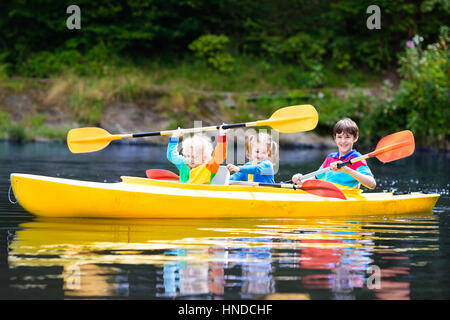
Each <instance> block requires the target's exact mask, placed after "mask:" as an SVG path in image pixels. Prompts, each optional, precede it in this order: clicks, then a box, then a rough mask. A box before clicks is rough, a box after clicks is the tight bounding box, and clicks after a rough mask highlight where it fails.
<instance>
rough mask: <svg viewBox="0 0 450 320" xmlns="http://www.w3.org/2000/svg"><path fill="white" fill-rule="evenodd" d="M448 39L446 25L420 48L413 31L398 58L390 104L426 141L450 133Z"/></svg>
mask: <svg viewBox="0 0 450 320" xmlns="http://www.w3.org/2000/svg"><path fill="white" fill-rule="evenodd" d="M448 41H449V37H448V28H446V27H444V28H442V31H441V36H440V37H439V41H438V42H437V43H434V44H430V45H428V46H427V47H426V49H423V48H422V42H423V38H421V37H420V36H418V35H416V36H415V37H414V38H413V39H412V40H409V41H408V42H407V43H406V51H405V53H404V54H403V55H401V56H400V58H399V62H400V68H399V73H400V75H401V76H402V80H401V82H400V86H399V90H398V91H397V92H396V94H395V96H394V97H393V100H392V103H391V106H390V107H391V108H392V109H395V110H396V112H395V113H396V114H397V116H401V117H403V119H402V120H403V121H404V122H405V123H406V127H407V128H409V129H411V130H412V131H413V132H414V133H415V135H416V138H418V140H419V141H420V142H422V143H426V144H438V145H442V144H443V143H445V141H446V140H448V137H449V133H450V129H449V128H450V127H449V125H448V124H449V122H450V102H449V95H450V80H449V71H450V50H449V48H448V44H447V43H448Z"/></svg>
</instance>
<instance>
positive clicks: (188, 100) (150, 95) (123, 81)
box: [0, 73, 450, 150]
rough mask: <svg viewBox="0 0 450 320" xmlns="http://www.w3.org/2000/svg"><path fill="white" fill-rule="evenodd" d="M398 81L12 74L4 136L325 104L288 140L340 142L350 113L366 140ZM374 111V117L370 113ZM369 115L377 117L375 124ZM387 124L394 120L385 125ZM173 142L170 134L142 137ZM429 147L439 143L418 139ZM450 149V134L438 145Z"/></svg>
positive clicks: (321, 144) (184, 123) (4, 92)
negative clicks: (215, 84) (201, 85)
mask: <svg viewBox="0 0 450 320" xmlns="http://www.w3.org/2000/svg"><path fill="white" fill-rule="evenodd" d="M397 85H398V83H396V82H395V79H394V80H392V81H391V80H389V79H387V80H384V81H382V82H378V83H374V84H373V85H372V86H371V87H366V88H359V87H346V88H320V89H298V90H294V89H292V90H271V91H270V90H269V91H266V92H258V91H209V90H205V89H196V88H191V87H190V86H188V85H186V84H184V85H181V84H180V83H177V84H172V85H164V84H159V83H155V82H154V81H152V79H151V77H146V76H144V75H143V74H134V75H131V74H124V75H117V76H111V77H103V78H102V77H80V76H76V75H73V74H70V73H68V74H65V75H61V76H60V77H55V78H51V79H35V78H4V79H2V80H0V139H8V140H16V141H65V139H66V136H67V132H68V131H69V130H70V129H72V128H77V127H85V126H98V127H102V128H104V129H106V130H108V131H109V132H111V133H115V134H116V133H117V134H123V133H133V132H134V133H135V132H143V131H159V130H169V129H174V128H177V127H178V126H180V127H184V128H187V127H193V126H196V125H197V126H198V125H199V123H198V122H195V121H201V123H202V125H205V126H208V125H217V124H220V123H236V122H246V121H255V120H260V119H266V118H268V117H270V115H271V114H272V113H273V112H274V111H275V110H276V109H278V108H281V107H285V106H289V105H297V104H312V105H314V106H315V107H316V109H317V110H318V112H319V124H318V126H317V128H316V129H315V130H314V131H313V132H304V133H295V134H280V136H279V138H280V144H282V145H285V146H293V147H308V148H329V147H334V142H333V140H332V139H331V136H330V134H331V131H332V127H333V125H334V123H335V122H336V121H337V120H338V119H340V118H343V117H351V118H353V119H355V120H356V121H357V122H358V123H359V124H360V128H361V133H360V142H361V143H371V144H373V143H374V142H376V141H377V139H379V137H380V136H383V135H386V134H388V133H392V132H394V131H392V130H391V131H389V130H390V128H389V127H387V128H385V131H377V130H376V129H377V127H376V126H374V125H373V123H374V121H375V120H376V121H377V125H378V126H380V125H379V124H378V122H379V123H382V124H383V123H385V122H388V121H392V119H388V118H389V114H387V115H386V119H382V118H379V117H378V118H377V119H372V121H370V116H372V118H374V114H377V113H378V114H381V115H382V114H383V113H382V112H381V113H380V111H379V110H382V109H381V108H384V105H383V101H385V100H388V99H390V96H392V95H393V92H395V91H396V90H397ZM368 119H369V120H368ZM368 123H369V125H368ZM385 127H386V126H385ZM402 129H407V128H402ZM141 141H142V142H144V143H155V144H165V143H167V138H165V137H153V138H146V139H141ZM418 146H422V147H436V145H433V144H427V143H420V142H419V143H418ZM437 147H438V148H441V149H447V150H448V149H450V143H448V141H447V142H446V144H444V145H439V146H437Z"/></svg>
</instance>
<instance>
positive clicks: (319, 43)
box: [262, 33, 326, 68]
mask: <svg viewBox="0 0 450 320" xmlns="http://www.w3.org/2000/svg"><path fill="white" fill-rule="evenodd" d="M324 44H325V39H324V38H317V37H313V35H309V34H307V33H298V34H296V35H294V36H292V37H289V38H287V39H283V38H281V37H271V38H269V41H267V42H265V43H263V44H262V48H263V49H264V50H265V51H266V52H267V53H268V54H269V55H271V56H272V57H274V58H276V59H278V60H280V61H286V62H289V63H296V64H299V65H300V66H302V67H303V68H307V67H308V66H310V65H311V64H317V63H320V62H321V60H322V56H323V55H324V54H325V52H326V51H325V48H324Z"/></svg>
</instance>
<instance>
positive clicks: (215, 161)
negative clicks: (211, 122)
mask: <svg viewBox="0 0 450 320" xmlns="http://www.w3.org/2000/svg"><path fill="white" fill-rule="evenodd" d="M226 157H227V136H226V134H225V132H224V131H223V130H220V131H219V135H218V136H217V145H216V148H215V149H214V152H213V155H212V157H211V160H209V161H208V163H207V164H206V168H207V169H208V170H209V171H210V172H211V173H217V171H218V170H219V166H220V164H221V163H222V162H223V161H224V160H225V159H226Z"/></svg>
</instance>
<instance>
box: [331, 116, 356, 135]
mask: <svg viewBox="0 0 450 320" xmlns="http://www.w3.org/2000/svg"><path fill="white" fill-rule="evenodd" d="M342 132H345V133H349V134H351V135H353V136H354V137H355V138H356V137H358V136H359V129H358V125H357V124H356V123H355V121H353V120H352V119H350V118H345V119H342V120H339V121H338V122H337V123H336V124H335V125H334V128H333V138H336V135H337V134H340V133H342Z"/></svg>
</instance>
